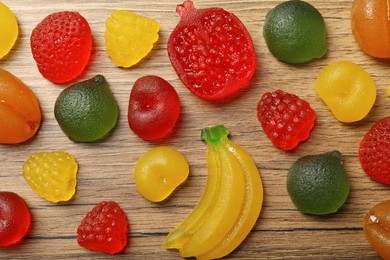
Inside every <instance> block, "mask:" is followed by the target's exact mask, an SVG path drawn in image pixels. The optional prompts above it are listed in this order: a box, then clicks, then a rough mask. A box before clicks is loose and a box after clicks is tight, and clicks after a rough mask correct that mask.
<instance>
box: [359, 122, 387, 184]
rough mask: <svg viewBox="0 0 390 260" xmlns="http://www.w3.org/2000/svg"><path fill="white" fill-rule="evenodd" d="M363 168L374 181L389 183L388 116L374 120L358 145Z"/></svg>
mask: <svg viewBox="0 0 390 260" xmlns="http://www.w3.org/2000/svg"><path fill="white" fill-rule="evenodd" d="M358 153H359V160H360V164H361V165H362V168H363V170H364V171H365V172H366V174H367V175H368V176H369V177H370V178H371V179H372V180H374V181H377V182H380V183H383V184H387V185H390V116H389V117H385V118H383V119H381V120H379V121H378V122H376V123H375V124H374V125H373V126H372V127H371V129H370V130H368V132H367V133H366V134H365V136H364V137H363V139H362V140H361V142H360V146H359V151H358Z"/></svg>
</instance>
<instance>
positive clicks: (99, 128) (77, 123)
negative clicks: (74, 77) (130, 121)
mask: <svg viewBox="0 0 390 260" xmlns="http://www.w3.org/2000/svg"><path fill="white" fill-rule="evenodd" d="M118 113H119V109H118V105H117V102H116V100H115V97H114V95H113V94H112V92H111V90H110V88H109V86H108V83H107V81H106V79H105V78H104V76H102V75H97V76H95V77H93V78H92V79H89V80H86V81H82V82H79V83H76V84H74V85H72V86H69V87H68V88H66V89H65V90H63V91H62V92H61V93H60V95H59V96H58V98H57V100H56V103H55V107H54V115H55V118H56V119H57V122H58V124H59V125H60V127H61V129H62V131H63V132H64V133H65V134H66V135H67V136H68V137H69V139H71V140H73V141H75V142H94V141H99V140H102V139H104V138H105V137H107V135H108V133H110V132H111V130H112V129H113V128H114V127H115V125H116V122H117V119H118Z"/></svg>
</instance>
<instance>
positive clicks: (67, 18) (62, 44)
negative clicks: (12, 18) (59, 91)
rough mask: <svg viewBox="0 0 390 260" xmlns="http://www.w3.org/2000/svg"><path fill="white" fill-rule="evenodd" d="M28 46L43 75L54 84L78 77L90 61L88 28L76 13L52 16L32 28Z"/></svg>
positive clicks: (89, 34)
mask: <svg viewBox="0 0 390 260" xmlns="http://www.w3.org/2000/svg"><path fill="white" fill-rule="evenodd" d="M30 44H31V51H32V54H33V57H34V60H35V61H36V63H37V66H38V69H39V72H40V73H41V74H42V76H44V77H45V78H47V79H48V80H50V81H51V82H53V83H66V82H69V81H71V80H73V79H75V78H76V77H78V76H79V75H80V74H81V73H82V72H83V71H84V69H85V67H86V65H87V64H88V62H89V58H90V56H91V50H92V33H91V28H90V27H89V24H88V22H87V21H86V20H85V18H84V17H83V16H81V15H80V14H79V13H77V12H68V11H65V12H57V13H53V14H51V15H49V16H47V17H46V18H44V19H43V20H42V21H41V22H40V23H39V24H38V25H37V26H36V27H35V28H34V30H33V31H32V33H31V37H30Z"/></svg>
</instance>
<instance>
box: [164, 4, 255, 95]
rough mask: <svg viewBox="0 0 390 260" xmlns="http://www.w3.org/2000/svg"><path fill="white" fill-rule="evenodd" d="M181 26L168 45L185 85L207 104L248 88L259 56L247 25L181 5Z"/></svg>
mask: <svg viewBox="0 0 390 260" xmlns="http://www.w3.org/2000/svg"><path fill="white" fill-rule="evenodd" d="M176 12H177V13H178V14H179V15H180V22H179V23H178V24H177V26H176V28H175V29H174V30H173V32H172V33H171V35H170V37H169V41H168V55H169V58H170V61H171V63H172V65H173V67H174V69H175V71H176V73H177V75H178V76H179V78H180V79H181V81H182V82H183V83H184V85H185V86H186V87H187V88H188V89H189V90H190V91H191V92H192V93H193V94H195V95H196V96H198V97H199V98H202V99H205V100H213V101H217V100H218V101H225V100H226V98H227V97H230V96H232V95H233V94H235V93H237V92H238V90H240V89H242V88H244V87H245V86H247V85H248V83H249V81H250V79H251V78H252V76H253V74H254V72H255V70H256V64H257V59H256V52H255V49H254V46H253V42H252V38H251V36H250V34H249V32H248V31H247V29H246V28H245V25H244V24H243V23H242V22H241V21H240V20H239V19H238V18H237V17H236V16H235V15H234V14H232V13H229V12H227V11H225V10H224V9H222V8H207V9H195V7H194V4H193V2H192V1H190V0H187V1H185V2H184V3H183V4H181V5H178V6H177V8H176Z"/></svg>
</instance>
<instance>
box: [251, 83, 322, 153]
mask: <svg viewBox="0 0 390 260" xmlns="http://www.w3.org/2000/svg"><path fill="white" fill-rule="evenodd" d="M257 117H258V119H259V121H260V123H261V125H262V127H263V129H264V132H265V133H266V134H267V136H268V137H269V138H270V139H271V141H272V143H273V144H274V145H275V146H276V147H279V148H281V149H284V150H291V149H294V148H295V147H296V146H297V145H298V144H299V143H300V142H301V141H304V140H306V139H307V138H309V135H310V131H311V130H312V128H313V127H314V121H315V118H316V113H315V111H314V110H313V109H312V108H311V107H310V104H309V103H308V102H306V101H305V100H302V99H300V98H299V97H298V96H296V95H294V94H290V93H286V92H283V91H281V90H277V91H275V92H272V93H271V92H267V93H265V94H264V95H263V96H262V97H261V99H260V101H259V103H258V105H257Z"/></svg>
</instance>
